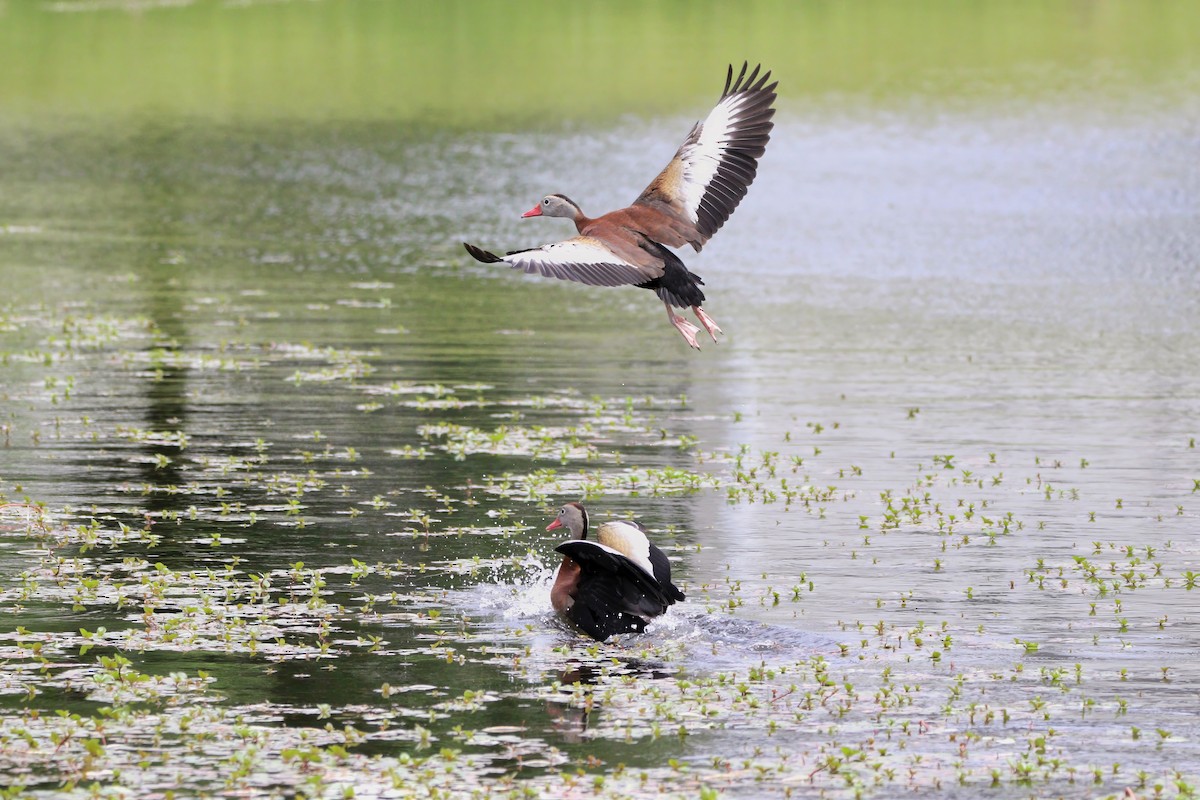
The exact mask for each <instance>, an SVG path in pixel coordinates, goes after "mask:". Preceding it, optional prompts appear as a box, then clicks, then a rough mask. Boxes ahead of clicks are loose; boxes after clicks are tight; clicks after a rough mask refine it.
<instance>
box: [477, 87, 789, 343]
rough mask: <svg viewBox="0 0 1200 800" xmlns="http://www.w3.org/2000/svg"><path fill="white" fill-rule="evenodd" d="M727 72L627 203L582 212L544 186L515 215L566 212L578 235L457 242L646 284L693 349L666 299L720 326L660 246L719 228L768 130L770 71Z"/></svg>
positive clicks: (589, 276)
mask: <svg viewBox="0 0 1200 800" xmlns="http://www.w3.org/2000/svg"><path fill="white" fill-rule="evenodd" d="M748 66H749V65H748V64H743V65H742V71H741V72H740V73H738V76H737V80H734V77H733V67H732V66H730V67H729V72H728V74H727V76H726V78H725V91H724V92H722V93H721V100H720V102H718V103H717V105H716V107H715V108H714V109H713V110H712V111H711V112H710V113H709V115H708V116H707V117H706V118H705V119H704V121H703V122H698V123H696V125H695V126H694V127H693V128H692V132H691V133H689V134H688V136H687V139H685V140H684V142H683V145H682V146H681V147H680V148H679V151H678V152H676V153H675V157H674V158H673V159H671V163H670V164H667V168H666V169H664V170H663V171H662V172H660V173H659V174H658V177H657V178H655V179H654V180H653V181H651V182H650V185H649V186H647V187H646V190H645V191H644V192H642V194H641V196H639V197H638V199H637V200H634V201H633V205H631V206H629V207H628V208H622V209H620V210H619V211H612V212H609V213H608V214H605V215H604V216H602V217H597V218H596V219H591V218H590V217H587V216H586V215H584V213H583V211H582V210H580V208H579V206H578V205H577V204H576V203H574V202H573V201H572V200H570V199H569V198H567V197H566V196H565V195H561V194H551V195H547V196H545V197H543V198H542V200H541V202H540V203H538V204H537V205H536V206H534V207H533V208H531V209H530V210H529V211H526V212H525V214H523V216H525V217H567V218H569V219H571V220H574V222H575V228H576V229H577V230H578V231H579V235H578V236H576V237H574V238H572V239H567V240H566V241H562V242H555V243H554V244H547V245H543V246H541V247H536V248H533V249H532V250H518V251H515V252H511V253H509V254H508V255H506V256H498V255H496V254H494V253H489V252H488V251H486V250H483V249H480V248H478V247H475V246H474V245H471V244H466V243H465V242H464V243H463V246H464V247H466V248H467V252H468V253H470V254H471V255H472V256H474V257H475V258H476V259H477V260H479V261H482V262H484V263H486V264H494V263H500V262H503V263H506V264H509V265H511V266H512V267H513V268H515V269H523V270H525V271H526V272H537V273H539V274H541V275H545V276H546V277H550V278H561V279H563V280H572V281H579V282H580V283H587V284H591V285H593V286H624V285H627V284H632V285H634V286H638V287H641V288H643V289H653V290H654V291H655V292H656V293H657V294H658V296H659V298H660V299H661V300H662V301H663V305H665V306H666V307H667V317H668V318H669V319H670V320H671V324H672V325H674V326H675V328H676V330H678V331H679V332H680V333H681V334H683V338H684V339H685V340H686V341H687V343H688V344H689V345H691V346H692V347H694V348H696V349H697V350H699V349H700V345H699V344H697V343H696V334H697V333H699V331H700V329H699V328H697V327H696V326H695V325H693V324H692V323H690V322H688V321H687V320H686V319H684V318H683V317H682V316H680V315H679V314H676V313H675V311H674V310H673V309H674V308H689V307H690V308H691V309H692V311H693V312H694V313H695V315H696V319H698V320H699V321H700V324H701V325H703V326H704V329H705V330H706V331H708V335H709V336H711V337H712V339H713V341H714V342H715V341H717V334H718V333H721V332H722V331H721V329H720V328H719V327H717V323H716V322H714V321H713V318H712V317H710V316H709V315H708V314H706V313H705V312H704V309H703V308H701V307H700V304H701V303H703V302H704V292H703V291H701V289H700V285H701V284H703V283H704V281H702V280H700V276H699V275H696V274H694V273H692V272H689V271H688V268H687V267H685V266H684V265H683V262H682V261H680V260H679V257H678V256H676V255H675V254H674V253H672V252H671V251H670V250H668V249H667V248H668V247H683V246H684V245H685V244H690V245H691V246H692V247H693V248H695V249H696V250H697V251H699V250H700V248H701V247H703V246H704V243H705V242H707V241H708V240H709V239H710V238H711V237H712V235H713V234H714V233H716V232H717V231H718V230H720V228H721V226H722V225H724V224H725V220H727V219H729V215H730V214H732V213H733V210H734V209H735V208H737V206H738V203H740V202H741V200H742V198H743V197H745V196H746V190H747V189H748V188H749V186H750V184H751V183H752V182H753V181H754V176H755V174H756V173H757V171H758V159H759V158H761V157H762V154H763V152H764V150H765V149H766V146H767V141H768V140H769V139H770V138H771V128H772V127H773V125H774V123H773V122H771V117H773V116H774V115H775V109H774V108H772V106H771V104H772V103H773V102H774V101H775V87H776V85H777V83H770V84H768V83H767V81H768V80H769V79H770V77H771V73H770V72H764V73H763V74H761V75H760V74H759V71H760V67H755V68H754V69H753V70H752V71H751V72H750V74H749V75H747V74H746V70H747V68H748Z"/></svg>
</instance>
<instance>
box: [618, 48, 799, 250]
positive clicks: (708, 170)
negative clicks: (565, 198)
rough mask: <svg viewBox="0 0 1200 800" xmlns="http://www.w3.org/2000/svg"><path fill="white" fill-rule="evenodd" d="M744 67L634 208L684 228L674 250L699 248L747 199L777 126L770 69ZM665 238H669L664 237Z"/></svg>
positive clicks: (728, 77)
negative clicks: (658, 213) (659, 213)
mask: <svg viewBox="0 0 1200 800" xmlns="http://www.w3.org/2000/svg"><path fill="white" fill-rule="evenodd" d="M748 69H749V64H748V63H744V64H742V69H741V72H739V73H738V76H737V79H736V80H735V79H734V76H733V66H732V65H731V66H730V67H729V71H728V73H727V74H726V76H725V90H724V92H722V94H721V99H720V100H719V101H718V102H717V105H716V107H715V108H713V110H712V111H711V112H709V114H708V116H707V117H705V119H704V121H703V122H699V123H697V124H696V125H695V127H693V128H692V130H691V132H690V133H689V134H688V136H687V138H686V139H685V140H684V142H683V145H682V146H681V147H680V148H679V150H678V151H677V152H676V153H675V157H674V158H673V159H672V160H671V163H670V164H668V165H667V167H666V169H664V170H663V171H662V172H661V173H659V175H658V177H656V178H655V179H654V180H653V181H652V182H651V183H650V185H649V186H648V187H646V190H645V191H644V192H642V194H641V196H640V197H638V199H637V200H636V201H634V205H643V206H649V207H651V208H654V209H657V210H659V211H662V212H664V213H666V214H668V215H670V216H671V217H673V218H674V219H675V220H676V221H677V222H679V223H681V224H682V227H683V229H684V231H685V233H684V234H683V235H682V236H679V234H676V237H677V240H676V241H664V243H665V244H669V245H671V246H673V247H678V246H680V245H683V244H691V245H692V247H694V248H696V249H697V250H699V249H700V248H701V247H703V246H704V243H705V242H707V241H708V240H709V239H710V238H712V236H713V234H715V233H716V232H717V231H718V230H720V228H721V226H722V225H724V224H725V221H726V220H728V219H729V216H730V215H731V214H732V213H733V211H734V209H736V208H737V207H738V204H739V203H741V201H742V198H744V197H745V196H746V191H747V189H749V188H750V184H751V183H753V182H754V178H755V176H756V175H757V173H758V159H759V158H761V157H762V154H763V153H764V152H766V147H767V142H768V141H769V140H770V138H771V130H772V128H773V127H774V122H772V119H771V118H772V117H773V116H774V115H775V109H774V107H773V105H772V104H773V103H774V102H775V97H776V95H775V87H776V86H777V85H778V82H775V83H770V84H768V83H767V81H768V80H770V78H771V73H770V72H769V71H767V72H762V74H761V75H760V74H759V73H760V72H761V66H756V67H755V68H754V69H753V70H752V71H750V74H749V75H747V74H746V71H747V70H748ZM663 238H664V239H666V238H670V237H663Z"/></svg>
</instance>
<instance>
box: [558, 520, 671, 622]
mask: <svg viewBox="0 0 1200 800" xmlns="http://www.w3.org/2000/svg"><path fill="white" fill-rule="evenodd" d="M555 550H557V551H558V552H560V553H562V554H563V555H565V556H567V557H569V558H570V559H571V560H573V561H575V562H576V563H577V564H579V566H580V576H579V583H578V585H577V587H576V590H575V593H574V600H575V602H574V603H573V604H572V605H571V608H570V609H569V610H568V612H567V616H568V618H569V619H570V620H571V621H572V622H574V623H575V624H576V625H578V626H579V627H580V628H581V629H582V630H583V631H584V632H585V633H587V634H588V635H589V636H591V637H592V638H594V639H599V640H601V641H603V640H604V639H607V638H608V637H609V636H613V635H615V634H618V633H633V632H637V631H641V630H642V629H644V628H645V627H646V623H647V622H648V621H649V620H650V619H652V618H653V617H657V616H659V615H660V614H662V613H663V612H665V611H666V610H667V606H668V605H669V604H670V603H671V602H672V601H671V600H669V599H668V598H667V596H666V595H665V594H664V592H663V589H662V587H661V586H659V584H658V581H656V580H655V579H654V578H653V577H652V576H650V575H647V574H646V571H645V570H643V569H642V568H641V567H639V566H637V565H636V564H634V563H633V562H632V561H630V560H629V559H628V558H626V557H625V556H624V555H623V554H622V553H620V552H619V551H617V550H614V549H612V548H611V547H606V546H604V545H602V544H600V543H599V542H592V541H588V540H586V539H573V540H571V541H568V542H563V543H562V544H560V545H559V546H558V547H556V548H555Z"/></svg>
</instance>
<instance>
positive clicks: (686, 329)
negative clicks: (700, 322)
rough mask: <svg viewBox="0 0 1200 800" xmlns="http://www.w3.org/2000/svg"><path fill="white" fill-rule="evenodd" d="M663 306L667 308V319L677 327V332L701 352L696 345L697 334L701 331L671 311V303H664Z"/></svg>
mask: <svg viewBox="0 0 1200 800" xmlns="http://www.w3.org/2000/svg"><path fill="white" fill-rule="evenodd" d="M663 305H664V306H666V307H667V319H669V320H671V324H672V325H674V326H675V330H677V331H679V332H680V333H681V334H683V338H684V340H685V341H686V342H687V343H688V344H689V345H691V346H692V347H694V348H696V349H697V350H699V349H700V345H698V344H696V334H697V333H699V332H700V329H699V328H697V327H696V326H695V325H693V324H692V323H690V322H688V321H687V320H686V319H684V318H683V317H681V316H679V315H678V314H676V313H675V312H674V310H672V309H671V304H670V303H666V302H664V303H663Z"/></svg>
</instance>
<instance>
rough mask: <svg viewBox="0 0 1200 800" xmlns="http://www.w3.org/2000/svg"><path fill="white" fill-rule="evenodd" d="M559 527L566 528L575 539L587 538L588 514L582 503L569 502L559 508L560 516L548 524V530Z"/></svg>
mask: <svg viewBox="0 0 1200 800" xmlns="http://www.w3.org/2000/svg"><path fill="white" fill-rule="evenodd" d="M559 528H566V529H567V530H568V531H570V532H571V536H572V537H573V538H575V539H586V538H587V531H588V516H587V510H586V509H585V508H584V507H583V504H582V503H567V504H566V505H565V506H563V507H562V508H560V509H559V510H558V516H557V517H555V518H554V521H553V522H551V523H550V524H549V525H547V526H546V530H548V531H553V530H557V529H559Z"/></svg>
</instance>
